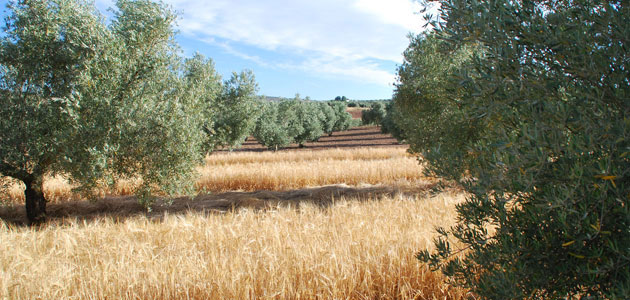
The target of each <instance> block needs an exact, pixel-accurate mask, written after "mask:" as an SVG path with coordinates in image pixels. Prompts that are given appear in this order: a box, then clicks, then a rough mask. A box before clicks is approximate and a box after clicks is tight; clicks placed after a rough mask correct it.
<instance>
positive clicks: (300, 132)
mask: <svg viewBox="0 0 630 300" xmlns="http://www.w3.org/2000/svg"><path fill="white" fill-rule="evenodd" d="M260 105H261V107H260V111H261V115H260V117H259V118H258V120H257V121H256V126H255V128H254V131H253V135H254V137H255V138H256V140H257V141H258V142H260V143H261V144H262V145H264V146H265V147H267V148H269V149H274V150H277V149H278V148H280V147H285V146H287V145H289V144H292V143H297V144H299V145H300V147H303V146H304V143H305V142H313V141H317V140H318V139H319V138H320V137H321V136H322V135H323V134H328V135H332V133H333V131H341V130H346V129H348V128H350V127H351V126H352V125H353V121H352V116H351V115H350V114H349V113H348V112H347V111H346V106H345V105H344V104H343V103H338V102H328V103H327V102H313V101H307V100H301V99H300V98H299V96H296V98H295V99H292V100H284V101H281V102H261V103H260Z"/></svg>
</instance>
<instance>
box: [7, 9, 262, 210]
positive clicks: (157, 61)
mask: <svg viewBox="0 0 630 300" xmlns="http://www.w3.org/2000/svg"><path fill="white" fill-rule="evenodd" d="M116 5H117V9H116V10H114V11H113V17H112V20H111V22H110V24H109V25H106V24H105V20H104V18H103V17H102V16H101V15H100V14H99V13H98V12H97V11H96V9H95V8H94V7H93V5H92V4H91V3H89V2H86V1H82V0H53V1H44V0H28V1H26V0H25V1H17V2H11V3H10V4H9V6H8V8H9V11H10V15H9V16H8V17H7V19H6V26H5V32H4V34H3V36H2V38H1V44H0V93H1V94H2V97H1V98H0V100H1V101H2V103H1V105H0V175H2V176H9V177H12V178H14V179H17V180H20V181H22V182H23V183H24V184H25V196H26V209H27V216H28V218H29V221H30V222H33V223H36V222H40V221H42V220H43V219H44V218H45V211H46V199H45V198H44V195H43V193H42V186H43V180H44V177H45V176H47V175H55V174H63V175H65V176H68V177H69V179H70V180H71V181H72V183H75V184H77V185H78V186H79V188H78V189H79V190H81V191H84V192H86V193H89V192H90V191H91V190H92V188H93V187H95V186H96V185H100V184H108V183H109V184H111V183H114V182H115V180H117V179H120V178H129V177H134V178H140V179H141V180H142V184H141V186H140V187H139V188H138V190H137V194H138V195H139V196H140V197H139V199H140V200H141V201H143V202H144V203H145V204H149V203H150V201H151V199H152V196H151V195H152V194H155V192H158V191H159V192H160V193H163V194H167V195H172V194H181V193H185V192H189V191H191V189H192V184H193V182H194V181H193V180H191V176H192V175H193V169H194V167H195V165H196V164H198V163H199V162H200V160H201V158H202V156H203V154H204V149H203V147H202V144H203V143H204V141H207V139H208V138H207V135H205V134H204V130H203V128H206V129H208V128H211V127H208V125H211V126H214V121H213V120H207V117H208V116H213V115H212V111H213V109H211V108H210V106H211V105H213V104H215V103H214V101H215V99H214V98H216V97H218V96H220V95H223V96H222V97H225V98H229V99H232V98H236V99H241V98H243V97H248V95H249V93H250V90H251V89H249V88H246V89H245V91H243V92H241V87H242V86H251V85H252V84H251V82H252V81H253V77H252V76H249V75H240V76H238V77H237V78H236V79H234V83H232V81H228V82H227V84H226V87H225V88H223V87H221V83H220V78H219V77H218V75H217V74H216V72H215V71H214V66H213V64H212V62H211V61H210V60H206V59H205V58H203V57H201V56H195V57H193V58H191V59H188V60H186V61H182V59H181V58H180V57H179V55H178V52H179V49H178V46H177V44H176V43H175V42H174V34H175V31H174V29H173V22H174V20H175V15H174V14H173V13H172V12H171V10H170V9H169V8H168V7H167V6H165V5H163V4H161V3H155V2H152V1H148V0H138V1H132V0H119V1H118V2H117V3H116ZM241 82H243V83H241ZM235 101H236V102H242V101H241V100H235ZM206 131H207V130H206ZM236 136H237V138H232V136H230V135H227V137H226V138H225V140H228V142H231V141H233V140H238V135H236Z"/></svg>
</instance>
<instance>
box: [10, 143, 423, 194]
mask: <svg viewBox="0 0 630 300" xmlns="http://www.w3.org/2000/svg"><path fill="white" fill-rule="evenodd" d="M197 169H198V172H199V177H198V178H197V180H196V186H197V188H198V189H199V190H200V191H210V192H220V191H230V190H243V191H254V190H273V191H281V190H288V189H299V188H302V187H308V186H321V185H329V184H347V185H353V186H356V185H361V184H372V185H374V184H380V185H409V184H416V183H418V182H419V181H423V182H426V181H430V180H431V179H428V178H425V177H423V176H422V168H421V167H420V166H419V165H418V162H417V160H416V159H415V158H414V157H412V156H410V155H409V154H407V152H406V151H405V149H403V148H395V147H389V148H369V147H366V148H356V149H328V150H310V151H309V150H306V151H282V152H218V153H213V154H212V155H209V156H208V157H207V158H206V159H205V164H204V165H203V166H200V167H198V168H197ZM136 186H137V180H120V181H119V182H118V183H117V184H116V185H115V186H113V187H107V188H105V187H103V188H102V189H101V190H100V191H98V192H97V194H100V195H105V194H109V195H117V196H122V195H131V194H133V193H134V189H135V187H136ZM44 195H45V197H46V199H47V200H48V201H49V202H50V203H59V202H64V201H69V200H80V199H81V196H80V195H77V194H75V193H73V192H72V186H71V185H70V184H69V183H68V182H67V180H65V179H64V178H62V177H61V176H57V177H48V178H46V179H45V182H44ZM0 198H2V199H4V201H5V202H7V203H13V204H20V203H23V201H24V187H23V185H21V184H18V183H17V182H14V184H13V186H11V187H10V188H9V191H8V192H6V193H4V194H0Z"/></svg>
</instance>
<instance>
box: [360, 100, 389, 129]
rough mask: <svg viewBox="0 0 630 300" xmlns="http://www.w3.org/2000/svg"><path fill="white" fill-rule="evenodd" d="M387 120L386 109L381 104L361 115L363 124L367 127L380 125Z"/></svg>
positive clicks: (371, 107)
mask: <svg viewBox="0 0 630 300" xmlns="http://www.w3.org/2000/svg"><path fill="white" fill-rule="evenodd" d="M384 118H385V109H384V108H383V105H382V104H381V103H380V102H375V103H372V105H370V109H369V110H367V111H364V112H363V113H362V114H361V122H362V123H363V124H365V125H380V124H381V123H382V122H383V119H384Z"/></svg>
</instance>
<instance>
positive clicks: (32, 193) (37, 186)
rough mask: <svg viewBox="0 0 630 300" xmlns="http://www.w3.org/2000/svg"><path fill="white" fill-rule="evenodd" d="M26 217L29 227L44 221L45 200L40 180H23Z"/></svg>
mask: <svg viewBox="0 0 630 300" xmlns="http://www.w3.org/2000/svg"><path fill="white" fill-rule="evenodd" d="M24 185H26V189H25V190H24V196H25V198H26V217H27V218H28V222H29V224H30V225H37V224H40V223H42V222H44V221H45V220H46V199H45V198H44V192H43V184H42V181H41V180H25V181H24Z"/></svg>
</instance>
